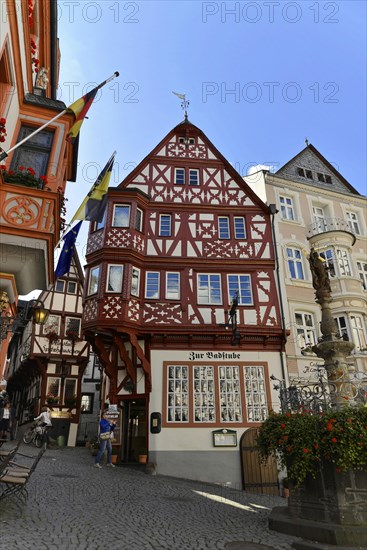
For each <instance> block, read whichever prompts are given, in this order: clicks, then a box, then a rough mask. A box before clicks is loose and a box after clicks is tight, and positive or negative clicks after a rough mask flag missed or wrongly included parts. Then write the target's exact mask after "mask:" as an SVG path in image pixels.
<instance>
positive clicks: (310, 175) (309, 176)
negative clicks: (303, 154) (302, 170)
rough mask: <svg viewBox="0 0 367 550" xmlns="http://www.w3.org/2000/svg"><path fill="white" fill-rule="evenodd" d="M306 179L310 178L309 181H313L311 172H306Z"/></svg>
mask: <svg viewBox="0 0 367 550" xmlns="http://www.w3.org/2000/svg"><path fill="white" fill-rule="evenodd" d="M306 178H308V179H309V180H312V179H313V177H312V171H311V170H306Z"/></svg>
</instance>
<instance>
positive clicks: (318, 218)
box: [312, 206, 327, 233]
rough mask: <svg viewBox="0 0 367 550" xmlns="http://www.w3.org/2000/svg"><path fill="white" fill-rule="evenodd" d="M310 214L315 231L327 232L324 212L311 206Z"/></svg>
mask: <svg viewBox="0 0 367 550" xmlns="http://www.w3.org/2000/svg"><path fill="white" fill-rule="evenodd" d="M312 213H313V219H314V222H315V224H316V227H317V229H318V230H319V231H320V232H322V233H323V232H324V231H327V223H326V218H325V214H324V210H323V209H322V208H320V207H319V206H313V207H312Z"/></svg>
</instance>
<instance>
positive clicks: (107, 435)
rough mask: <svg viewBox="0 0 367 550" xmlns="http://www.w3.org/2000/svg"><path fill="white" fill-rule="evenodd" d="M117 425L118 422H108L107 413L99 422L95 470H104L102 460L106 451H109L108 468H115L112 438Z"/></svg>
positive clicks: (105, 412)
mask: <svg viewBox="0 0 367 550" xmlns="http://www.w3.org/2000/svg"><path fill="white" fill-rule="evenodd" d="M115 425H116V421H115V420H112V422H110V421H109V420H108V413H107V411H104V413H103V414H102V418H101V420H100V421H99V449H98V453H97V456H96V461H95V464H94V467H95V468H102V466H101V459H102V456H103V453H104V452H105V450H106V449H107V466H110V467H111V468H114V467H115V465H114V464H112V443H111V437H112V436H113V430H114V429H115Z"/></svg>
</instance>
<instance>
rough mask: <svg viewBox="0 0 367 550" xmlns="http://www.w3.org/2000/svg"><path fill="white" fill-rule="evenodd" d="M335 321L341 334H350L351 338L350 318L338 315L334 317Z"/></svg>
mask: <svg viewBox="0 0 367 550" xmlns="http://www.w3.org/2000/svg"><path fill="white" fill-rule="evenodd" d="M334 321H335V323H336V326H337V327H338V332H339V335H340V336H344V334H346V335H347V336H348V340H350V333H349V327H348V319H347V318H346V317H345V315H337V316H336V317H334Z"/></svg>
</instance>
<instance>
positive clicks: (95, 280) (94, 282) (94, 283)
mask: <svg viewBox="0 0 367 550" xmlns="http://www.w3.org/2000/svg"><path fill="white" fill-rule="evenodd" d="M99 272H100V266H97V267H93V268H92V269H91V270H90V272H89V285H88V296H90V295H91V294H97V291H98V284H99Z"/></svg>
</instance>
